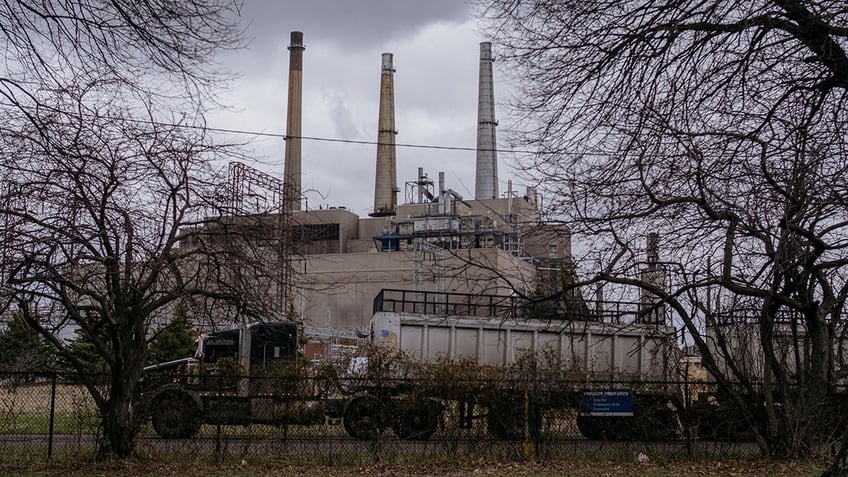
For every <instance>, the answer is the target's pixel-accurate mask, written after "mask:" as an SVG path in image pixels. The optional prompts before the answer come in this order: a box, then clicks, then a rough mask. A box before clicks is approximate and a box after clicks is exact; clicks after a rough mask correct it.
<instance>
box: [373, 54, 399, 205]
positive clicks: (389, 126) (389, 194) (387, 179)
mask: <svg viewBox="0 0 848 477" xmlns="http://www.w3.org/2000/svg"><path fill="white" fill-rule="evenodd" d="M394 72H395V70H394V67H393V65H392V54H391V53H383V67H382V73H381V75H380V118H379V121H378V123H377V129H378V132H377V174H376V177H375V180H374V211H373V212H372V213H371V214H369V215H371V217H382V216H387V215H393V214H394V213H395V210H396V209H397V191H398V189H397V156H396V153H395V135H396V134H397V131H396V130H395V87H394Z"/></svg>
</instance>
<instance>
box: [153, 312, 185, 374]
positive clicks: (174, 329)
mask: <svg viewBox="0 0 848 477" xmlns="http://www.w3.org/2000/svg"><path fill="white" fill-rule="evenodd" d="M194 350H195V336H194V330H192V328H191V326H190V325H189V322H188V318H187V317H186V315H185V309H184V308H183V307H182V306H181V305H180V306H177V310H176V314H175V316H174V320H173V321H171V323H169V324H168V325H167V326H165V327H164V328H162V329H160V330H159V331H158V332H157V333H156V334H155V335H154V336H153V339H152V340H151V341H150V345H149V348H148V355H147V363H148V364H156V363H165V362H168V361H173V360H175V359H180V358H187V357H189V356H193V355H194Z"/></svg>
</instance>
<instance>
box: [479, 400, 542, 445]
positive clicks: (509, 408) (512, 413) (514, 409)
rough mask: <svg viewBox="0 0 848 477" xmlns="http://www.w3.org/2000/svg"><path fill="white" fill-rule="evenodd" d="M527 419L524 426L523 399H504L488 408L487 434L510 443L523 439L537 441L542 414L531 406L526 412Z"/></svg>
mask: <svg viewBox="0 0 848 477" xmlns="http://www.w3.org/2000/svg"><path fill="white" fill-rule="evenodd" d="M527 417H528V419H527V425H526V426H525V425H524V403H523V399H504V400H503V401H502V402H500V403H497V404H493V405H491V406H490V407H489V415H488V416H487V420H486V423H487V424H488V429H489V432H490V433H491V434H492V435H493V436H495V437H497V438H498V439H506V440H512V441H517V440H522V439H524V438H525V437H529V438H530V439H538V437H539V435H540V433H541V431H542V412H541V410H540V409H539V407H538V406H534V405H532V404H531V405H530V407H529V409H528V410H527ZM525 434H526V435H525Z"/></svg>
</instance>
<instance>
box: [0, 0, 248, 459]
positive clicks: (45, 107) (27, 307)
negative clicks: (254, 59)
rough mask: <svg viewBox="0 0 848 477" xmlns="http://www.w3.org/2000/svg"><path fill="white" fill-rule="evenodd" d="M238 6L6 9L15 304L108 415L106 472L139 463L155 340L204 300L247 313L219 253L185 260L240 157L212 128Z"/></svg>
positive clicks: (0, 150) (6, 228)
mask: <svg viewBox="0 0 848 477" xmlns="http://www.w3.org/2000/svg"><path fill="white" fill-rule="evenodd" d="M238 6H239V5H238V3H237V2H230V1H226V0H189V1H183V0H180V1H169V0H166V1H157V2H152V1H135V0H133V1H128V0H126V1H125V0H93V1H89V0H86V1H67V2H26V1H12V2H5V3H4V4H3V5H2V6H0V23H2V25H3V28H2V30H0V39H2V42H3V46H4V52H5V58H6V61H5V62H4V69H3V71H0V96H2V98H0V129H2V134H0V135H2V138H3V139H2V141H0V158H2V159H0V160H2V163H3V167H2V170H1V171H0V173H2V176H3V177H2V179H3V182H2V191H0V238H2V248H3V250H2V259H3V260H2V263H0V268H2V270H3V281H2V289H0V292H2V297H3V304H4V306H8V307H13V308H15V309H17V310H18V312H19V313H21V315H22V316H23V317H24V319H25V320H26V321H27V324H28V325H29V326H30V327H32V328H33V329H35V330H37V331H38V332H40V333H41V334H42V335H43V336H44V337H45V338H46V339H47V340H48V341H49V342H50V343H51V344H52V345H53V346H54V347H55V348H56V349H57V350H58V352H59V354H60V355H61V356H62V357H63V358H64V359H65V360H67V361H68V362H70V363H71V364H72V365H73V366H74V367H75V368H76V369H77V371H78V372H79V375H80V377H81V379H83V383H84V384H85V385H86V387H87V388H88V390H89V392H90V393H91V395H92V396H93V398H94V401H95V403H96V404H97V406H98V408H99V410H100V413H101V417H102V423H103V432H104V437H105V439H104V440H103V445H102V447H101V449H100V455H101V456H103V457H124V456H127V455H129V454H130V453H131V452H132V450H133V443H134V437H135V433H136V430H137V427H138V425H139V423H140V418H141V416H140V413H139V409H138V408H137V407H135V406H134V402H133V400H134V397H135V394H136V388H137V383H138V381H139V378H140V376H141V373H142V367H143V366H144V360H145V357H146V353H147V343H148V340H149V339H150V338H151V336H150V333H151V330H152V328H151V325H152V324H154V323H155V322H156V321H157V320H160V321H167V320H168V319H170V317H172V316H173V309H174V307H175V306H176V303H177V302H178V301H180V300H184V299H185V298H186V297H190V296H193V295H198V294H202V295H204V296H208V297H212V298H220V299H227V300H235V301H236V302H237V301H239V300H240V298H239V290H238V287H237V286H232V284H233V283H234V281H233V280H230V277H229V273H227V272H224V271H219V272H218V273H217V275H215V274H211V275H209V274H208V272H209V270H210V269H209V267H208V266H207V267H202V266H198V264H200V263H208V262H209V260H210V259H209V258H208V257H209V254H208V253H207V254H206V255H204V254H203V250H202V249H199V248H190V247H182V246H181V245H182V244H183V243H186V242H188V241H189V240H190V238H191V236H192V235H196V234H197V233H198V231H199V230H201V229H202V227H201V226H200V224H201V223H202V221H204V217H205V216H206V215H208V214H210V212H211V213H213V215H214V213H215V212H216V209H215V207H216V206H217V205H218V204H220V203H222V201H221V200H220V199H221V190H220V187H219V184H221V183H222V182H223V180H222V179H221V178H220V177H218V173H217V172H216V167H215V164H216V161H220V160H221V157H220V156H221V155H222V154H223V153H224V151H225V150H226V149H224V148H222V147H221V146H216V145H215V144H213V142H212V141H211V139H210V138H209V137H208V135H207V134H206V133H205V131H204V126H205V124H204V123H203V119H202V118H203V113H204V112H205V110H206V106H204V105H208V104H214V101H213V100H214V93H215V88H216V87H217V84H218V82H219V81H221V80H226V77H223V76H221V75H220V74H219V72H217V71H216V67H215V63H214V55H215V54H216V52H217V51H219V50H221V49H222V48H231V47H236V46H238V44H239V36H240V31H239V29H238V28H237V27H236V24H235V21H236V20H237V16H236V14H237V13H238ZM219 252H220V251H219ZM218 260H220V259H218ZM201 272H203V273H204V275H203V276H202V280H200V279H199V278H200V277H201V276H200V275H199V274H200V273H201ZM212 284H214V287H213V286H210V285H212ZM71 328H75V329H80V330H82V331H83V333H84V335H85V336H86V337H87V339H89V340H91V342H92V345H93V347H94V348H95V349H96V351H97V354H98V355H99V357H100V358H102V360H103V362H104V363H105V367H106V369H104V371H106V372H107V373H108V378H107V380H106V383H105V385H104V383H103V382H101V381H100V380H98V378H97V377H96V376H95V375H93V374H92V373H91V371H92V370H91V369H89V368H88V367H87V366H86V365H85V363H83V362H82V361H81V360H80V359H78V357H77V356H75V355H74V354H73V353H72V352H71V350H70V349H69V348H68V345H67V343H66V342H65V341H64V340H63V339H62V336H61V333H62V331H63V330H65V331H67V330H68V329H71Z"/></svg>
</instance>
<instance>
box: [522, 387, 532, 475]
mask: <svg viewBox="0 0 848 477" xmlns="http://www.w3.org/2000/svg"><path fill="white" fill-rule="evenodd" d="M521 453H522V454H523V456H524V458H525V459H527V460H532V459H533V454H534V451H533V440H532V437H531V436H530V396H529V395H528V393H527V390H526V389H525V390H524V442H522V443H521Z"/></svg>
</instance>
